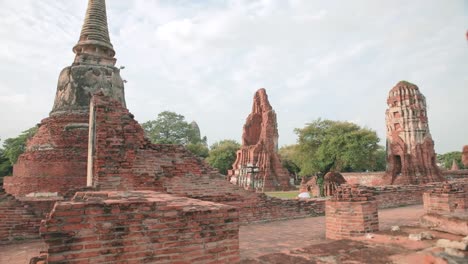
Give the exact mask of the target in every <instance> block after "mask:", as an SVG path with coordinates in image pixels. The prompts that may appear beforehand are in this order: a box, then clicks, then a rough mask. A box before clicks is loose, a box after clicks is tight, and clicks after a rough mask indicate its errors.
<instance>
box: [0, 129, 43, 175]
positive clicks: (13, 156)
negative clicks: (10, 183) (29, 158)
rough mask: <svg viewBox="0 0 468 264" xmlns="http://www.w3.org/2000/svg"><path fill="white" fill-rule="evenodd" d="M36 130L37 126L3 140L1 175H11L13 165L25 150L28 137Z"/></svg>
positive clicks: (0, 159) (0, 157)
mask: <svg viewBox="0 0 468 264" xmlns="http://www.w3.org/2000/svg"><path fill="white" fill-rule="evenodd" d="M36 132H37V127H33V128H30V129H28V130H25V131H23V132H21V134H20V135H19V136H17V137H14V138H9V139H6V140H5V141H4V142H3V148H2V149H0V177H1V176H7V175H10V174H11V173H12V172H13V165H14V164H15V163H16V161H17V160H18V157H19V156H20V155H21V154H23V152H24V151H25V149H26V143H27V141H28V139H30V138H31V137H32V136H34V134H36Z"/></svg>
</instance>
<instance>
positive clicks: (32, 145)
mask: <svg viewBox="0 0 468 264" xmlns="http://www.w3.org/2000/svg"><path fill="white" fill-rule="evenodd" d="M73 52H74V53H75V54H76V57H75V60H74V62H73V64H72V65H71V66H68V67H66V68H65V69H63V70H62V72H61V73H60V76H59V80H58V85H57V93H56V97H55V102H54V105H53V108H52V111H51V113H50V115H49V117H48V118H46V119H44V120H42V121H41V123H40V124H39V125H38V126H39V129H38V132H37V133H36V135H35V136H34V137H33V138H31V139H30V140H29V141H28V143H27V147H26V151H25V153H24V154H23V155H21V156H20V157H19V159H18V162H17V163H16V164H15V166H14V169H13V176H12V177H7V178H6V179H5V189H6V191H7V192H9V193H11V194H14V195H16V196H21V195H25V194H28V193H32V192H59V193H60V192H65V191H67V190H69V189H70V188H75V187H84V186H86V160H87V149H88V128H89V125H88V123H89V104H90V99H91V97H92V95H93V94H94V93H95V92H97V91H102V93H104V94H105V95H107V96H109V97H111V98H113V99H115V100H118V101H119V102H121V103H122V104H123V105H124V106H125V98H124V84H123V81H122V78H121V77H120V70H119V69H118V68H116V67H114V66H115V63H116V59H115V58H114V56H115V51H114V48H113V46H112V44H111V42H110V38H109V31H108V26H107V14H106V4H105V0H89V2H88V9H87V11H86V17H85V21H84V24H83V28H82V31H81V35H80V39H79V41H78V43H77V44H76V45H75V47H74V48H73Z"/></svg>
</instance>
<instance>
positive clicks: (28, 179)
mask: <svg viewBox="0 0 468 264" xmlns="http://www.w3.org/2000/svg"><path fill="white" fill-rule="evenodd" d="M88 119H89V118H88V115H87V114H84V113H69V114H65V113H64V114H61V115H57V116H51V117H49V118H46V119H44V120H42V122H41V124H40V125H39V129H38V131H37V133H36V134H35V135H34V137H32V138H31V139H30V140H29V141H28V143H27V148H26V151H25V153H23V154H22V155H20V157H19V159H18V161H17V163H16V164H15V165H14V167H13V176H11V177H5V178H4V188H5V190H6V191H7V192H8V193H9V194H13V195H15V196H24V195H26V194H29V193H34V192H59V193H63V192H66V191H67V190H69V189H72V188H77V187H84V186H86V157H87V147H88V143H87V142H88V122H89V121H88Z"/></svg>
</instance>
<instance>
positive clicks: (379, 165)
mask: <svg viewBox="0 0 468 264" xmlns="http://www.w3.org/2000/svg"><path fill="white" fill-rule="evenodd" d="M386 169H387V151H386V150H385V148H384V147H382V146H379V148H378V149H377V151H376V153H375V166H374V167H373V168H372V170H373V171H385V170H386Z"/></svg>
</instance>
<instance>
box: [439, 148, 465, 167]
mask: <svg viewBox="0 0 468 264" xmlns="http://www.w3.org/2000/svg"><path fill="white" fill-rule="evenodd" d="M437 160H438V161H439V163H441V164H442V166H443V167H444V168H446V169H451V168H452V164H453V161H454V160H455V161H456V162H457V164H458V167H459V168H460V169H463V168H464V166H463V163H462V153H461V152H460V151H452V152H447V153H445V154H438V155H437Z"/></svg>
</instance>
